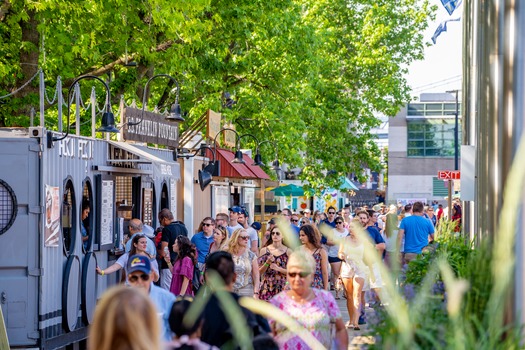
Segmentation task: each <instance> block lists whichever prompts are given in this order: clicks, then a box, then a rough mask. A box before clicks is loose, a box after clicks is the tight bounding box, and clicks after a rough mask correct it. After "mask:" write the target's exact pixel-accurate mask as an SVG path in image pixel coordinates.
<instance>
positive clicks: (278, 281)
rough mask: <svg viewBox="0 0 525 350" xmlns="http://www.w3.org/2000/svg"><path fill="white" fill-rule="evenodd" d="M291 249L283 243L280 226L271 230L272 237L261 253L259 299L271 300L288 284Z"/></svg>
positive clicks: (259, 261)
mask: <svg viewBox="0 0 525 350" xmlns="http://www.w3.org/2000/svg"><path fill="white" fill-rule="evenodd" d="M290 254H291V250H290V249H288V247H286V246H285V245H284V244H283V235H282V233H281V230H280V229H279V227H278V226H274V228H272V229H271V230H270V237H269V238H268V241H266V244H265V245H264V247H263V248H262V249H261V251H260V253H259V259H258V260H257V261H258V263H259V273H260V275H261V288H260V290H259V299H261V300H266V301H268V300H270V299H271V298H273V296H274V295H276V294H278V293H280V292H281V291H282V290H283V289H284V286H285V285H286V264H287V263H288V256H289V255H290Z"/></svg>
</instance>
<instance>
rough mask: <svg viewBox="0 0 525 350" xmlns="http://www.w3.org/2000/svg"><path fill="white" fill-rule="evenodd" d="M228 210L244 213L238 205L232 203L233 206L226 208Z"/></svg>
mask: <svg viewBox="0 0 525 350" xmlns="http://www.w3.org/2000/svg"><path fill="white" fill-rule="evenodd" d="M228 210H229V211H233V212H234V213H238V214H240V213H244V209H243V208H241V207H239V206H238V205H234V206H233V207H231V208H228Z"/></svg>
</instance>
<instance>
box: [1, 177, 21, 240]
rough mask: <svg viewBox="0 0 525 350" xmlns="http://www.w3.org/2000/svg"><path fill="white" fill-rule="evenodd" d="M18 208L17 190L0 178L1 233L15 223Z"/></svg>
mask: <svg viewBox="0 0 525 350" xmlns="http://www.w3.org/2000/svg"><path fill="white" fill-rule="evenodd" d="M17 210H18V206H17V202H16V196H15V192H14V191H13V189H12V188H11V186H9V185H8V184H7V183H6V182H5V181H3V180H0V235H1V234H3V233H5V232H7V230H9V228H10V227H11V225H13V222H15V218H16V214H17Z"/></svg>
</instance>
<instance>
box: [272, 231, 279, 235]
mask: <svg viewBox="0 0 525 350" xmlns="http://www.w3.org/2000/svg"><path fill="white" fill-rule="evenodd" d="M280 235H281V232H278V231H274V232H272V236H280Z"/></svg>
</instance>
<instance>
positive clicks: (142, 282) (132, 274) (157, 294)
mask: <svg viewBox="0 0 525 350" xmlns="http://www.w3.org/2000/svg"><path fill="white" fill-rule="evenodd" d="M127 271H128V282H129V285H130V286H131V287H133V288H138V289H140V290H142V291H144V292H145V293H146V294H148V295H149V297H150V299H151V301H152V302H153V304H155V307H156V308H157V313H158V315H159V316H160V317H161V318H162V320H163V325H162V327H163V330H162V338H163V339H164V340H165V341H170V340H172V332H171V329H170V324H169V315H170V311H171V307H172V306H173V303H174V302H175V295H173V294H172V293H170V292H168V291H167V290H165V289H162V288H160V287H157V286H156V285H154V284H153V274H152V273H151V272H152V270H151V263H150V261H149V259H148V257H146V256H144V255H133V256H131V257H130V258H129V260H128V268H127Z"/></svg>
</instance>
